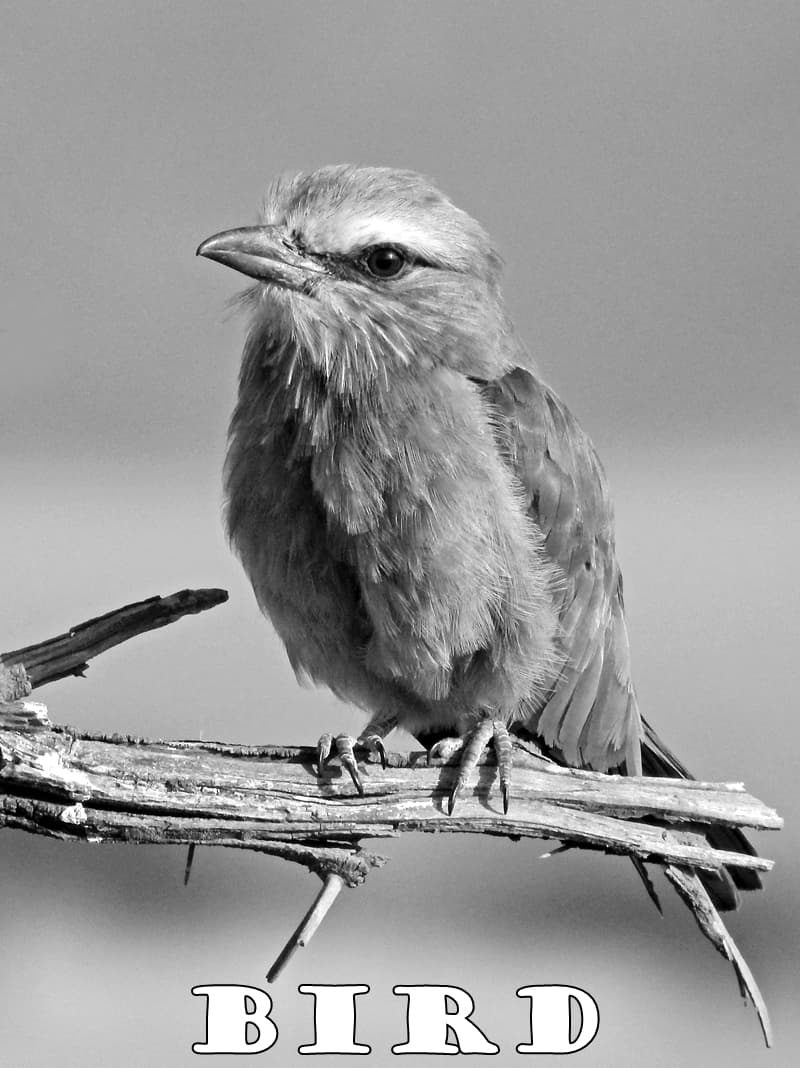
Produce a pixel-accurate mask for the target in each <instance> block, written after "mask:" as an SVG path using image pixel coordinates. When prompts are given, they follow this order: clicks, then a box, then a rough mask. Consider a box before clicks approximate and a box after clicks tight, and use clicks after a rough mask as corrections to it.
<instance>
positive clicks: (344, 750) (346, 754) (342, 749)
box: [336, 734, 364, 797]
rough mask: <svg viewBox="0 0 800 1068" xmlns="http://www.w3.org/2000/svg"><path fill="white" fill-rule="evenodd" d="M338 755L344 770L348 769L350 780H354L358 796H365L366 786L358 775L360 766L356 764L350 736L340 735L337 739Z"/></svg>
mask: <svg viewBox="0 0 800 1068" xmlns="http://www.w3.org/2000/svg"><path fill="white" fill-rule="evenodd" d="M336 755H337V756H338V758H339V761H340V763H341V765H342V767H343V768H346V769H347V772H348V774H349V775H350V778H351V779H352V780H353V786H355V788H356V790H358V796H359V797H363V796H364V784H363V783H362V782H361V776H360V775H359V774H358V764H357V763H356V758H355V754H354V753H353V739H352V738H351V737H350V735H349V734H339V735H338V736H337V738H336Z"/></svg>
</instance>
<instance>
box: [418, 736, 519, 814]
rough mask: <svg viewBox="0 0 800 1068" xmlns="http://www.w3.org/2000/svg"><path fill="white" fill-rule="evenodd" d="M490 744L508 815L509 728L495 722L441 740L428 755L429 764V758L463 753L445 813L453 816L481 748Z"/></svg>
mask: <svg viewBox="0 0 800 1068" xmlns="http://www.w3.org/2000/svg"><path fill="white" fill-rule="evenodd" d="M490 742H491V744H492V746H493V748H494V752H495V757H496V759H497V769H498V774H499V778H500V796H501V797H502V799H503V813H504V814H506V815H507V814H508V806H509V800H510V797H511V764H512V756H513V749H512V744H511V736H510V734H509V733H508V727H506V725H505V723H503V722H502V721H501V720H498V719H484V720H481V722H480V723H479V724H478V725H477V727H474V728H473V729H472V730H471V731H469V733H468V734H466V735H464V736H463V737H462V738H442V739H441V741H438V742H437V743H436V744H435V745H433V746H431V749H430V750H429V752H428V763H430V759H431V757H434V758H436V757H443V758H445V759H447V758H449V757H451V756H453V755H454V754H455V753H457V752H459V751H460V750H463V752H462V754H461V760H460V761H459V769H458V777H457V778H456V781H455V782H454V783H453V786H452V788H451V790H450V793H449V795H448V798H447V814H448V816H452V815H453V812H454V811H455V807H456V801H457V800H458V797H459V795H460V793H461V791H462V789H463V787H464V784H465V783H466V781H467V779H468V778H469V775H470V773H471V772H472V770H473V769H474V768H475V767H476V766H477V763H478V761H479V760H480V758H481V754H482V753H483V751H484V749H486V747H487V746H488V745H489V743H490Z"/></svg>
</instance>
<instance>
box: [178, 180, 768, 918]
mask: <svg viewBox="0 0 800 1068" xmlns="http://www.w3.org/2000/svg"><path fill="white" fill-rule="evenodd" d="M387 250H388V251H387ZM376 251H377V254H378V259H377V260H374V259H373V258H371V254H373V253H375V252H376ZM199 252H200V253H201V254H203V255H206V256H209V257H210V258H212V259H217V260H219V261H221V262H223V263H226V264H228V265H230V266H233V267H235V268H236V269H238V270H241V271H243V272H244V273H245V274H248V275H251V276H253V277H255V278H256V279H257V282H256V285H255V286H254V287H253V288H251V289H250V290H249V291H248V293H247V294H246V296H245V298H244V300H245V303H246V305H247V306H248V308H249V311H250V314H251V325H250V330H249V334H248V337H247V342H246V345H245V350H244V356H243V361H242V370H241V377H240V386H239V399H238V403H237V406H236V409H235V411H234V414H233V417H232V420H231V427H230V446H229V452H228V457H227V462H226V469H225V485H226V494H227V512H226V519H227V527H228V532H229V534H230V538H231V540H232V543H233V545H234V546H235V548H236V551H237V552H238V554H239V556H240V557H241V560H242V563H243V565H244V567H245V569H246V571H247V573H248V575H249V577H250V580H251V582H252V584H253V588H254V590H255V594H256V597H257V598H258V602H259V604H260V606H261V608H262V609H263V611H264V612H265V613H266V614H267V615H268V616H269V618H270V619H271V620H272V622H273V624H274V626H275V628H276V630H277V631H278V633H279V635H280V637H281V638H282V640H283V642H284V644H285V646H286V649H287V652H288V654H289V658H290V660H291V662H292V665H293V666H294V668H295V671H296V672H298V674H300V675H304V676H307V677H309V678H311V679H312V680H314V681H315V682H317V683H320V684H325V685H327V686H329V687H330V688H331V689H332V690H333V691H334V692H335V693H337V694H338V695H339V696H340V697H342V698H343V699H345V700H348V701H352V702H355V703H356V704H358V705H360V706H361V707H363V708H364V709H366V710H367V711H368V712H369V713H370V714H371V715H372V718H373V720H375V721H379V722H381V723H383V724H389V723H391V722H398V723H400V724H402V725H403V726H405V727H406V728H407V729H409V730H410V731H412V732H415V733H417V735H418V736H423V737H425V738H426V739H430V738H431V737H432V736H434V735H435V734H436V732H439V733H442V732H450V733H453V732H459V733H460V732H463V731H465V730H466V729H468V728H469V727H470V725H472V724H474V723H475V722H476V721H477V720H478V719H480V718H481V717H484V716H487V715H488V716H491V717H492V718H495V719H500V720H502V721H504V722H506V723H507V724H509V725H510V726H511V728H512V729H513V730H515V731H516V732H517V733H526V732H528V733H530V734H531V735H533V736H535V737H537V738H538V739H539V740H540V741H542V742H544V744H545V745H546V746H547V747H548V750H549V751H550V752H552V753H553V754H554V755H555V756H556V758H557V759H560V760H563V761H564V762H566V763H568V764H572V765H575V766H581V767H590V768H594V769H597V770H601V771H606V770H609V769H615V768H619V769H621V770H627V771H628V772H629V773H641V770H642V751H643V747H644V753H645V761H646V763H647V762H648V761H649V767H651V768H652V769H654V770H655V771H656V772H657V773H661V774H663V773H664V772H665V770H666V772H667V773H671V772H674V771H675V769H678V773H679V774H681V775H683V774H688V773H686V772H685V769H683V768H682V767H681V766H680V765H678V764H677V762H675V761H674V758H672V757H671V754H669V753H668V751H667V750H665V749H664V748H663V746H661V743H658V746H656V745H655V743H653V742H652V739H651V736H650V735H649V734H646V733H645V728H644V726H643V722H642V719H641V717H640V714H639V709H638V705H637V701H636V696H635V693H634V690H633V686H632V682H631V671H630V651H629V646H628V635H627V631H626V626H625V618H624V610H623V600H622V579H621V575H620V570H619V566H618V564H617V560H616V557H615V552H614V531H613V515H612V508H611V503H610V499H609V495H608V491H607V487H606V482H605V476H604V474H603V469H602V466H601V464H600V461H599V460H598V458H597V456H596V454H595V451H594V448H593V447H592V444H591V442H590V440H589V438H588V437H587V436H586V434H585V433H584V432H583V431H582V429H581V428H580V426H579V425H578V423H577V421H576V420H575V419H574V417H573V416H572V415H571V413H570V412H569V411H568V409H567V408H566V406H565V405H564V404H563V403H562V402H561V401H560V400H559V398H558V397H557V396H556V395H555V394H554V393H553V391H552V390H550V389H549V388H548V387H547V386H546V385H545V384H544V383H543V382H542V381H541V380H540V378H539V377H538V375H537V373H536V371H535V369H534V367H533V365H532V363H531V361H530V359H529V357H528V355H527V353H526V352H525V349H524V347H523V345H522V344H521V342H520V340H519V339H518V337H517V335H516V333H515V331H514V328H513V326H512V324H511V322H510V320H509V317H508V314H507V312H506V310H505V307H504V304H503V300H502V296H501V293H500V288H499V282H500V269H501V263H500V258H499V256H498V255H497V253H496V252H495V251H494V249H493V248H492V246H491V243H490V241H489V239H488V237H487V235H486V234H485V232H484V231H483V229H482V228H481V227H480V226H479V225H478V224H477V223H476V222H475V221H474V220H473V219H471V218H470V217H469V216H468V215H467V214H465V213H464V212H463V211H461V210H460V209H458V208H457V207H455V206H454V205H453V204H452V203H451V201H450V200H448V199H447V197H445V196H444V195H443V194H442V193H440V192H439V191H438V190H437V189H436V188H435V187H434V186H433V185H431V184H430V182H428V181H427V180H426V179H425V178H423V177H421V176H419V175H417V174H413V173H411V172H405V171H394V170H389V169H386V168H359V167H349V166H336V167H326V168H324V169H322V170H320V171H317V172H315V173H313V174H301V175H295V176H291V177H284V178H281V179H279V180H278V181H276V182H275V183H274V184H273V185H272V187H271V188H270V190H269V192H268V194H267V197H266V201H265V207H264V218H263V222H262V224H261V225H260V226H258V227H254V228H249V229H243V230H238V231H228V232H226V233H224V234H220V235H217V236H216V237H214V238H211V239H209V240H208V241H207V242H205V243H204V244H203V245H202V246H201V248H200V249H199ZM381 257H383V258H382V259H381ZM387 257H388V258H387ZM398 257H399V259H400V260H401V261H402V268H401V269H400V270H399V271H398V273H396V274H391V275H385V276H384V274H383V273H382V272H383V269H384V268H386V269H387V270H389V269H392V264H396V261H397V258H398ZM373 267H375V269H374V270H373ZM378 267H380V270H378ZM652 737H653V738H654V736H652ZM655 753H659V754H661V755H660V757H658V758H657V757H656V756H654V755H653V754H655ZM664 754H666V755H664ZM659 760H660V763H659ZM670 761H671V763H670ZM739 837H740V838H741V836H739ZM742 841H744V840H743V839H742ZM736 878H737V881H742V879H741V878H740V876H739V875H738V873H737V875H736ZM742 878H744V877H742ZM747 878H751V877H749V876H747ZM744 881H745V882H746V879H745V880H744ZM716 890H717V894H716V896H717V899H718V901H719V902H720V904H722V905H723V906H724V905H725V904H728V905H731V904H733V903H734V900H735V894H734V892H733V889H732V887H731V886H730V882H729V881H727V882H726V884H725V886H724V887H717V888H716Z"/></svg>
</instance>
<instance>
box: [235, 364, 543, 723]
mask: <svg viewBox="0 0 800 1068" xmlns="http://www.w3.org/2000/svg"><path fill="white" fill-rule="evenodd" d="M250 385H252V383H250ZM271 388H272V389H273V390H274V389H276V388H281V387H279V386H278V385H277V383H276V381H274V380H273V382H272V383H271ZM252 393H253V391H252V389H249V388H248V390H247V391H246V395H247V397H248V398H249V399H251V400H252ZM271 400H272V401H273V403H272V404H271V405H270V406H269V410H270V412H272V413H277V412H279V411H281V412H286V411H291V410H292V406H291V405H289V406H288V407H287V406H285V405H283V404H276V403H274V401H275V398H274V396H273V397H271ZM306 400H307V398H306V399H304V402H303V405H304V407H303V410H304V412H305V416H304V418H303V419H302V420H301V421H300V423H298V421H297V419H296V418H275V417H274V416H272V417H270V419H269V422H268V424H267V425H265V424H264V423H263V422H262V423H261V425H260V427H259V426H258V420H257V419H256V418H255V417H254V418H252V419H248V418H245V417H244V415H245V413H242V412H240V413H239V415H240V418H238V419H236V421H235V426H236V427H238V430H235V431H234V433H233V434H232V439H231V446H230V451H229V456H228V465H227V475H226V483H227V493H228V526H229V532H230V535H231V538H232V540H233V542H234V544H235V545H236V548H237V550H238V552H239V554H240V555H241V557H242V560H243V562H244V564H245V567H246V569H247V570H248V573H249V575H250V578H251V580H252V581H253V585H254V587H255V589H256V594H257V596H258V598H259V601H260V603H261V604H262V607H263V608H264V609H265V610H266V611H267V612H268V613H269V614H270V616H271V617H272V619H273V622H274V623H275V625H276V628H277V629H278V631H279V633H280V634H281V637H282V638H283V640H284V642H285V643H286V645H287V648H288V649H289V653H290V656H291V658H292V660H293V663H294V664H295V667H296V668H297V669H299V670H302V671H305V672H306V673H308V674H309V675H311V676H312V677H313V678H315V679H316V680H317V681H319V682H323V683H328V684H329V685H333V687H334V689H336V690H337V692H341V691H342V690H345V691H346V690H347V684H346V683H343V682H342V677H341V673H342V667H341V658H342V653H343V650H342V649H341V648H339V646H341V644H342V640H343V638H344V637H345V636H346V641H347V642H348V643H349V647H350V648H352V644H353V641H354V639H356V640H357V643H358V646H359V648H358V655H357V656H355V657H354V656H353V655H352V653H350V654H348V655H347V656H345V659H346V660H347V661H348V662H349V664H350V668H349V670H350V671H351V672H352V673H353V674H354V676H355V675H357V674H358V673H359V672H366V673H368V674H369V675H370V676H372V677H374V678H375V679H383V680H390V681H391V682H392V683H394V684H397V685H398V686H399V687H400V688H401V689H404V690H406V691H407V692H408V693H409V694H410V695H413V697H414V699H415V700H419V699H421V700H422V701H423V702H424V703H425V705H426V706H427V707H428V714H429V715H430V716H433V717H434V718H438V719H441V720H443V721H448V720H449V721H453V720H454V719H455V717H456V716H457V715H458V714H461V713H462V712H463V710H464V709H467V708H469V709H476V708H490V709H493V710H495V711H497V713H498V714H502V715H505V716H507V717H508V718H513V717H514V715H517V714H522V711H523V710H524V709H530V707H532V706H533V705H534V704H535V703H536V702H537V700H538V699H539V698H540V697H541V694H542V693H543V692H544V690H545V689H546V687H547V686H548V684H550V683H552V679H553V676H554V673H555V674H557V672H558V656H559V654H558V651H557V632H558V623H557V618H556V609H555V598H554V586H555V582H556V576H555V569H554V567H553V565H552V563H551V562H550V560H549V558H548V556H547V554H546V552H545V550H544V548H543V545H542V540H543V539H542V534H541V532H540V531H539V529H538V527H537V526H536V525H535V523H534V522H533V521H532V519H531V518H530V517H529V516H528V514H527V502H526V500H525V499H524V496H523V493H522V488H521V486H520V484H519V483H518V481H517V479H516V477H515V475H514V473H513V471H512V470H511V469H510V467H509V465H508V463H507V462H506V461H505V460H504V458H503V456H502V455H501V453H500V450H499V448H498V443H497V441H496V438H495V428H494V426H493V412H492V410H491V407H490V405H489V403H488V402H487V400H486V398H485V396H484V395H483V393H482V392H481V390H480V389H479V388H478V387H477V386H476V385H475V384H474V383H473V382H471V381H470V380H469V379H467V378H466V377H464V376H463V375H460V374H458V373H456V372H454V371H450V370H447V369H444V368H439V369H437V370H435V371H433V372H432V373H431V374H429V375H428V376H427V377H426V378H425V380H424V382H422V383H420V382H419V379H418V378H415V377H413V376H411V375H409V376H408V378H407V380H406V381H402V380H400V381H395V382H394V383H393V384H392V388H391V390H390V391H389V392H388V393H387V394H385V395H384V396H383V397H382V398H375V397H373V398H372V400H371V403H369V404H366V405H363V406H362V407H361V408H359V407H358V406H356V407H355V408H351V409H350V410H349V412H348V417H347V418H346V419H341V420H340V423H339V426H338V427H337V428H336V431H337V432H336V433H334V434H331V435H330V436H329V437H327V438H325V437H324V436H323V435H320V434H317V435H316V436H314V435H309V433H308V423H309V419H311V421H313V420H314V419H320V413H319V411H317V410H316V409H317V408H320V407H323V406H324V405H328V406H330V404H331V398H330V397H329V396H325V395H324V391H319V394H318V400H317V403H316V405H312V407H314V408H315V410H314V411H313V412H312V411H311V408H309V407H308V405H307V404H306ZM264 410H265V409H264V407H263V406H262V409H261V411H262V414H263V411H264ZM296 410H297V409H296V407H295V411H296ZM330 419H331V415H330V413H329V414H328V416H327V417H325V419H323V422H325V421H326V420H327V421H328V422H329V421H330ZM254 487H257V489H256V490H255V491H254ZM334 646H337V648H336V651H335V655H334ZM334 661H336V662H334ZM362 682H363V680H361V679H359V680H355V678H354V686H355V687H356V688H357V686H358V685H361V683H362ZM345 696H346V693H345Z"/></svg>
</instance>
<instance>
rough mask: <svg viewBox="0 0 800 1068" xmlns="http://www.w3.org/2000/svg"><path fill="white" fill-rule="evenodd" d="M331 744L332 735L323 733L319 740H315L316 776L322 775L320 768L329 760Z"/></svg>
mask: <svg viewBox="0 0 800 1068" xmlns="http://www.w3.org/2000/svg"><path fill="white" fill-rule="evenodd" d="M332 746H333V735H332V734H323V735H322V737H321V738H320V740H319V741H318V742H317V777H318V778H319V777H320V776H321V775H322V769H323V768H324V767H325V765H326V764H327V763H328V761H329V760H330V756H331V748H332Z"/></svg>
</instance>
